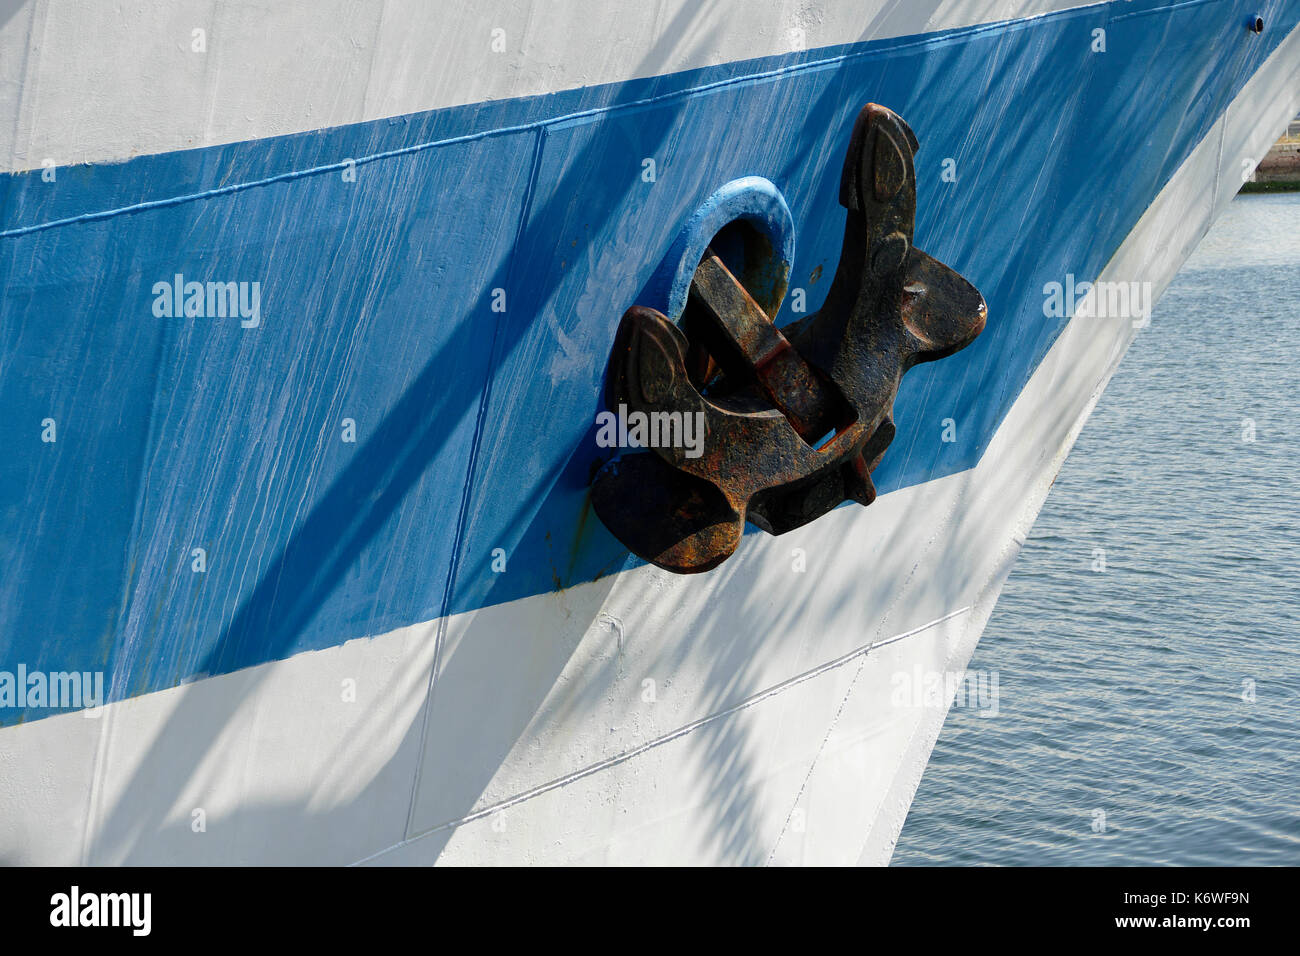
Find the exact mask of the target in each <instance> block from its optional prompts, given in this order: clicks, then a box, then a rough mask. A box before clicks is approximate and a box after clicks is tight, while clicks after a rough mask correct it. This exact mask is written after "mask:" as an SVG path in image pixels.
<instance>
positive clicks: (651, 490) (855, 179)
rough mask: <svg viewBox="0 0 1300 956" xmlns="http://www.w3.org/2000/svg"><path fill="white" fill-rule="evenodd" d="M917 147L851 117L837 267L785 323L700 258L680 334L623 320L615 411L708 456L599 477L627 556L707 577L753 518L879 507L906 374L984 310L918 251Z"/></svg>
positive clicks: (715, 261)
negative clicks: (692, 431)
mask: <svg viewBox="0 0 1300 956" xmlns="http://www.w3.org/2000/svg"><path fill="white" fill-rule="evenodd" d="M917 147H918V144H917V140H916V137H915V135H914V134H913V132H912V130H911V128H910V127H909V126H908V125H907V124H906V123H905V122H904V121H903V120H902V119H901V118H900V117H899V116H898V115H897V114H895V113H894V112H893V111H891V110H889V109H886V108H885V107H883V106H878V105H876V104H874V103H869V104H867V106H865V107H863V109H862V111H861V112H860V113H859V114H858V117H857V121H856V122H855V124H854V127H853V135H852V138H851V140H850V142H849V149H848V154H847V156H846V157H845V160H844V168H843V173H842V175H841V179H840V203H841V204H842V205H843V206H845V207H846V208H847V209H848V217H847V221H846V223H845V227H844V242H843V247H842V250H841V253H840V261H839V266H838V268H837V270H836V273H835V278H834V280H833V282H832V284H831V288H830V290H829V292H828V294H827V297H826V301H825V304H824V305H823V306H822V308H821V309H820V310H819V311H817V312H816V313H814V314H812V315H810V316H808V317H807V318H805V319H802V320H800V321H797V322H794V323H792V324H790V325H787V326H786V327H784V328H781V329H778V328H777V327H776V326H775V325H773V323H772V320H771V318H770V317H769V316H768V315H767V314H766V313H765V312H764V311H763V309H762V308H761V307H760V306H759V305H758V303H757V302H755V300H754V298H753V297H752V296H751V295H750V294H749V292H747V291H746V289H745V288H744V287H743V286H742V284H741V283H740V282H739V281H738V280H737V278H736V277H735V276H734V275H733V274H732V272H731V271H730V270H729V269H728V268H727V266H726V264H724V262H723V260H722V259H721V258H720V257H719V256H718V255H717V254H716V253H714V251H713V250H712V249H708V250H706V252H705V254H704V256H703V258H702V259H701V260H700V263H699V266H698V268H697V269H696V271H695V276H694V279H693V280H692V281H691V286H690V294H689V300H688V303H687V305H686V308H685V311H684V312H683V314H682V320H681V327H678V325H675V324H674V323H672V322H671V321H669V320H668V319H667V318H666V317H665V316H664V315H663V314H662V313H660V312H658V311H655V310H654V309H649V308H644V307H641V306H633V307H632V308H630V309H628V311H627V312H626V313H625V314H624V316H623V319H622V322H621V323H620V325H619V328H618V332H617V334H616V336H615V340H614V347H613V352H612V354H611V356H610V361H609V371H608V378H607V384H606V393H605V398H606V403H607V405H608V407H609V408H610V409H616V408H625V409H631V410H633V411H638V412H641V413H643V415H645V416H647V417H650V418H653V417H654V416H656V415H658V416H661V417H662V416H665V415H672V414H680V415H683V416H684V415H697V416H702V417H701V418H700V419H698V420H701V421H703V423H704V441H703V448H702V450H701V449H700V448H696V449H694V450H693V454H692V453H690V450H688V449H686V448H683V447H679V446H675V445H666V446H665V445H660V446H658V447H652V448H648V449H645V450H638V451H633V452H626V453H623V454H620V455H619V456H618V457H616V458H614V459H613V460H611V461H609V462H607V463H606V464H605V465H604V466H603V467H602V468H601V469H600V470H599V471H598V472H597V473H596V475H595V477H594V478H593V482H592V489H591V495H592V505H593V507H594V509H595V511H596V514H597V515H598V516H599V517H600V519H601V521H603V522H604V524H605V526H606V527H607V528H608V529H609V530H610V531H611V532H612V533H613V534H614V535H615V537H617V538H618V539H619V540H620V541H621V542H622V543H623V544H624V545H625V546H626V547H627V548H628V549H629V550H631V551H632V552H633V553H634V554H636V555H638V556H640V557H641V558H644V559H645V560H647V561H649V562H651V563H653V564H656V565H658V566H659V567H661V568H665V569H666V570H669V571H674V572H678V573H682V574H691V573H697V572H701V571H708V570H710V569H711V568H714V567H716V566H717V565H719V564H720V563H721V562H723V561H724V560H726V559H727V558H728V557H729V556H730V555H731V554H732V553H733V552H734V551H735V550H736V547H737V546H738V545H739V543H740V540H741V536H742V534H743V531H744V526H745V522H746V521H749V522H750V523H752V524H754V525H757V526H758V527H759V528H761V529H762V530H764V531H767V532H768V533H770V534H783V533H785V532H787V531H790V530H792V529H794V528H798V527H800V526H802V525H804V524H807V523H808V522H810V521H813V520H815V519H816V518H819V517H821V516H822V515H824V514H826V512H828V511H830V510H831V509H832V508H835V507H836V506H838V505H839V504H840V503H841V502H843V501H846V500H849V499H852V500H853V501H857V502H859V503H860V504H863V505H869V504H871V502H872V501H873V500H874V499H875V496H876V490H875V486H874V485H873V484H872V481H871V473H872V471H874V470H875V468H876V466H877V465H878V464H879V463H880V460H881V457H882V456H883V455H884V453H885V449H886V448H888V446H889V443H890V441H891V440H892V439H893V437H894V422H893V406H894V398H895V396H896V394H897V392H898V386H899V382H900V381H901V379H902V377H903V373H904V372H906V371H907V370H908V369H909V368H911V367H912V366H914V365H917V364H919V363H921V362H930V361H934V360H935V359H940V358H943V357H945V356H948V355H951V354H952V353H954V352H956V351H958V350H960V349H962V348H964V347H965V346H966V345H968V344H970V343H971V342H972V341H973V340H974V339H975V337H976V336H977V335H979V333H980V331H981V330H982V329H983V328H984V321H985V315H986V308H985V304H984V299H983V297H982V296H981V295H980V293H979V292H978V291H977V290H976V289H975V287H974V286H973V285H971V284H970V283H969V282H967V281H966V280H965V279H963V278H962V277H961V276H960V275H958V274H957V273H956V272H955V271H953V270H952V269H950V268H949V267H947V266H945V265H944V264H943V263H941V262H939V261H937V260H935V259H933V258H931V257H930V256H928V255H926V254H925V253H924V252H922V251H921V250H919V249H917V248H915V247H914V246H913V245H912V234H913V229H914V226H915V218H916V170H915V166H914V162H913V157H914V156H915V153H916V150H917ZM773 313H774V314H775V308H774V309H773Z"/></svg>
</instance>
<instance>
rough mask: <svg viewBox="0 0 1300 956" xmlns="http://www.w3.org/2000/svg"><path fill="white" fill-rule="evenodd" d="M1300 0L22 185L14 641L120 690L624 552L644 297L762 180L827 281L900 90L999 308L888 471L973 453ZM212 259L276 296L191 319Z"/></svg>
mask: <svg viewBox="0 0 1300 956" xmlns="http://www.w3.org/2000/svg"><path fill="white" fill-rule="evenodd" d="M1257 6H1258V7H1259V8H1260V9H1261V10H1262V12H1263V15H1264V16H1265V18H1266V19H1267V20H1268V22H1269V28H1268V30H1267V31H1266V33H1265V34H1264V36H1263V37H1258V38H1257V37H1254V36H1251V35H1250V34H1249V33H1247V31H1246V30H1245V28H1244V22H1245V17H1246V16H1247V14H1253V13H1254V12H1256V8H1257ZM1298 6H1300V5H1298V4H1297V3H1295V2H1289V0H1288V2H1283V0H1274V2H1272V3H1263V4H1259V5H1247V4H1243V3H1237V2H1231V0H1219V2H1199V0H1192V2H1185V3H1178V4H1168V3H1165V4H1157V3H1152V2H1149V0H1137V2H1133V3H1122V4H1109V5H1104V6H1093V7H1086V8H1082V9H1079V10H1074V11H1069V12H1066V13H1061V14H1055V15H1051V16H1046V17H1039V18H1035V19H1032V20H1028V21H1019V22H1014V23H1008V24H995V25H986V26H981V27H976V28H971V29H965V30H956V31H951V32H947V33H943V34H934V35H930V36H926V37H919V38H918V37H911V38H902V39H894V40H887V41H881V42H877V43H869V44H855V45H849V46H844V47H837V48H832V49H823V50H815V51H808V52H803V53H797V54H791V55H788V56H781V57H773V58H767V59H762V60H756V61H750V62H745V63H732V64H726V65H724V66H720V67H715V68H709V69H705V70H698V71H692V72H689V73H681V74H674V75H671V76H665V77H658V78H653V79H646V80H638V81H632V82H628V83H623V84H617V85H610V86H602V87H595V88H590V89H584V90H575V91H570V92H565V93H560V94H554V95H548V96H541V97H533V98H528V99H521V100H510V101H502V102H493V103H484V104H478V105H474V106H467V107H458V108H454V109H447V110H438V111H433V112H429V113H422V114H416V115H411V116H405V117H398V118H394V119H391V120H380V121H376V122H371V123H364V124H358V125H354V126H348V127H342V128H336V129H329V130H322V131H319V132H314V133H308V134H301V135H296V136H287V137H277V138H274V139H267V140H261V141H257V142H252V143H239V144H233V145H229V146H221V147H213V148H208V149H201V150H193V151H186V152H180V153H171V154H165V155H160V156H147V157H141V158H138V159H134V160H131V161H129V162H125V163H120V164H111V165H96V166H84V167H72V168H68V169H61V170H59V171H58V178H57V180H56V182H55V183H45V182H42V181H41V177H40V173H39V171H37V172H35V173H27V174H19V175H10V176H3V177H0V240H2V241H0V287H2V288H3V290H4V292H3V300H2V303H0V343H2V345H0V349H2V350H0V356H2V358H0V409H3V415H2V416H0V448H3V449H4V452H5V453H4V457H3V459H2V460H0V670H5V669H8V670H13V669H14V668H15V667H16V665H17V664H19V663H22V664H25V665H26V667H27V668H28V669H29V670H36V669H41V670H45V671H65V670H72V669H76V670H82V671H84V670H91V671H94V670H103V671H105V672H106V673H107V675H108V684H109V685H110V688H111V690H110V697H112V698H113V699H121V698H124V697H128V696H131V695H134V694H138V693H143V692H146V691H152V690H157V689H161V688H165V687H169V686H174V685H176V684H178V683H183V682H185V681H189V680H193V679H197V678H199V677H203V676H206V675H211V674H217V673H224V672H228V671H232V670H235V669H238V668H241V667H246V666H250V665H253V664H257V663H261V662H264V661H268V660H276V659H282V658H285V657H288V656H290V655H292V654H296V653H300V652H303V651H308V650H314V649H320V648H325V647H329V646H332V645H335V644H338V643H341V642H342V641H344V640H348V639H351V638H356V637H363V636H366V635H372V634H378V633H382V632H385V631H388V630H391V629H393V628H396V627H399V626H402V625H406V624H411V623H415V622H418V621H422V620H428V619H430V618H434V617H437V616H439V615H441V614H444V613H448V612H456V611H462V610H466V609H472V608H475V607H481V606H485V605H489V604H495V603H499V602H502V601H507V600H512V599H515V598H519V597H522V596H526V595H529V594H536V593H539V592H542V591H545V590H549V589H553V588H556V587H561V586H567V585H571V584H575V583H579V582H582V581H586V580H590V579H592V578H594V577H596V576H598V575H601V574H606V573H612V572H616V571H618V570H620V569H622V568H624V567H627V566H629V565H630V564H631V563H632V560H631V559H629V557H628V555H627V553H626V552H625V551H624V550H623V549H622V548H621V547H620V546H619V545H618V543H617V542H616V541H614V540H613V539H612V538H611V537H610V536H609V535H608V534H607V533H606V532H605V531H604V529H603V528H602V527H601V526H600V524H599V521H597V520H596V519H595V518H594V516H593V515H592V514H591V513H590V510H589V508H588V505H587V499H586V488H587V482H588V479H589V476H590V474H591V470H592V467H593V465H594V463H596V462H598V461H599V460H600V450H599V449H597V448H596V447H595V445H594V441H593V435H594V419H595V415H596V413H597V411H599V410H600V400H601V391H602V383H603V378H604V370H605V361H606V358H607V356H608V353H609V347H610V344H611V341H612V338H613V334H614V330H615V328H616V326H617V323H618V320H619V317H620V316H621V314H622V312H623V311H624V310H625V309H626V308H627V307H628V306H630V305H632V304H635V303H638V302H647V301H648V300H647V298H646V297H647V296H648V295H650V294H651V293H652V292H653V288H652V282H653V279H654V275H655V272H656V270H657V269H659V268H661V264H662V262H663V261H664V259H665V257H666V256H667V254H668V253H669V251H670V249H671V248H672V245H673V242H674V240H675V239H676V237H677V236H678V235H679V234H680V231H681V229H682V227H683V224H684V223H685V222H686V221H687V220H688V218H689V217H690V215H691V214H692V213H693V212H694V211H695V210H697V209H699V208H700V207H701V205H702V204H703V203H705V202H706V200H708V198H709V197H710V196H711V195H713V194H714V193H715V191H716V190H718V189H719V187H720V186H722V185H723V184H725V183H728V182H730V181H732V180H736V179H739V178H742V177H746V176H761V177H764V178H766V179H767V180H770V181H771V182H772V183H774V184H775V186H776V187H777V188H778V189H779V190H780V192H781V194H783V195H784V197H785V199H786V201H787V203H788V206H789V210H790V213H791V215H792V216H793V224H794V232H795V236H796V237H797V251H796V258H795V262H794V268H793V271H792V275H791V279H790V285H791V287H799V288H803V289H804V290H805V292H806V297H807V306H808V309H809V310H814V309H816V308H817V307H819V305H820V303H821V298H822V297H823V296H824V294H825V292H826V289H827V288H828V287H829V284H830V277H831V275H833V273H834V269H835V264H836V260H837V257H838V253H839V243H840V239H841V235H842V229H843V221H844V220H843V217H844V211H843V209H842V208H841V207H840V206H839V205H838V202H837V193H838V184H839V171H840V163H841V159H842V157H843V152H844V149H845V148H846V146H847V143H848V134H849V131H850V129H851V126H852V121H853V118H854V116H855V115H856V113H857V111H858V109H859V108H860V107H861V106H862V104H863V103H865V102H867V101H876V102H880V103H883V104H885V105H887V106H889V107H891V108H893V109H895V110H896V111H898V112H899V113H900V114H901V115H902V116H903V117H904V118H905V119H907V120H908V122H909V123H910V124H911V125H912V127H913V128H914V130H915V131H916V133H917V135H918V137H919V139H920V141H921V152H920V153H919V155H918V160H917V168H918V180H919V185H918V192H919V207H918V216H917V229H916V241H917V244H918V245H919V246H920V247H921V248H923V249H925V250H926V251H927V252H929V253H931V254H932V255H934V256H936V257H938V258H939V259H941V260H942V261H944V262H946V263H948V264H949V265H951V266H952V267H954V268H955V269H957V270H958V271H960V272H961V273H963V274H964V275H966V276H967V277H969V278H970V279H971V280H972V281H973V282H974V283H975V284H976V285H977V286H978V287H979V288H980V290H981V291H982V292H983V293H984V296H985V298H986V300H987V301H988V304H989V322H988V327H987V329H986V331H985V332H984V334H983V335H982V336H981V337H980V338H979V339H978V340H977V342H976V343H975V344H974V345H973V346H971V347H970V348H968V349H967V350H965V351H964V352H962V353H960V354H958V355H957V356H954V357H952V358H949V359H946V360H944V361H943V362H939V363H935V364H931V365H926V366H922V367H919V368H917V369H915V370H914V371H913V372H911V373H910V374H909V375H908V376H907V378H906V379H905V380H904V385H903V388H902V391H901V392H900V395H899V400H898V404H897V407H896V411H895V418H896V421H897V423H898V427H899V434H898V436H897V438H896V439H895V441H894V444H893V446H892V447H891V449H890V450H889V452H888V453H887V454H886V456H885V459H884V462H883V464H882V465H881V467H880V468H879V470H878V471H877V472H876V484H877V486H878V487H879V489H880V490H881V491H882V492H887V491H890V490H893V489H897V488H900V487H905V486H907V485H910V484H914V483H916V482H921V481H926V480H929V479H931V478H935V477H939V476H942V475H946V474H951V473H954V472H957V471H960V470H963V469H966V468H969V467H971V466H972V465H973V464H974V463H975V462H976V461H977V460H978V458H979V455H980V454H981V452H982V451H983V449H984V447H985V446H986V444H987V442H988V440H989V438H990V437H991V436H992V434H993V432H994V430H995V429H996V426H997V424H998V422H1000V421H1001V419H1002V417H1003V415H1004V414H1005V413H1006V411H1007V409H1008V408H1009V407H1010V404H1011V403H1012V401H1013V400H1014V399H1015V397H1016V395H1017V394H1018V393H1019V391H1020V389H1021V387H1022V386H1023V384H1024V382H1025V381H1026V380H1027V378H1028V377H1029V375H1030V373H1031V372H1032V370H1033V369H1034V367H1035V366H1036V365H1037V363H1038V362H1039V360H1040V359H1041V358H1042V356H1043V355H1044V353H1045V352H1046V351H1047V349H1048V347H1049V346H1050V345H1051V343H1052V341H1053V339H1054V338H1055V336H1056V335H1057V333H1058V332H1059V331H1060V327H1061V322H1060V321H1057V320H1052V319H1046V318H1044V317H1043V314H1042V309H1041V304H1042V295H1041V290H1042V287H1043V284H1044V283H1045V282H1048V281H1054V280H1055V281H1059V280H1061V279H1062V278H1063V277H1064V275H1065V274H1066V273H1074V274H1075V275H1076V276H1078V277H1080V278H1091V277H1094V276H1095V275H1096V274H1097V273H1098V272H1099V271H1100V269H1101V268H1102V266H1103V265H1104V263H1105V262H1106V260H1107V259H1108V258H1109V256H1110V254H1111V253H1112V252H1113V251H1114V249H1115V248H1116V247H1117V246H1118V244H1119V242H1120V241H1121V239H1122V238H1123V237H1124V235H1125V234H1126V233H1127V232H1128V231H1129V229H1130V228H1131V227H1132V226H1133V224H1134V223H1135V222H1136V220H1137V218H1138V216H1139V215H1140V214H1141V212H1142V211H1143V209H1145V208H1146V206H1147V205H1148V204H1149V202H1150V201H1151V199H1152V198H1153V197H1154V196H1155V194H1156V193H1157V192H1158V190H1159V189H1160V187H1161V186H1162V185H1163V184H1164V183H1165V182H1167V181H1168V179H1169V177H1170V175H1172V173H1173V172H1174V171H1175V170H1176V169H1177V168H1178V166H1179V165H1180V163H1181V162H1182V161H1183V159H1184V158H1185V157H1186V156H1187V155H1188V154H1189V153H1190V151H1191V150H1192V148H1193V147H1194V146H1195V145H1196V144H1197V143H1198V142H1199V141H1200V140H1201V139H1202V138H1203V137H1204V136H1205V135H1206V133H1207V132H1208V131H1209V129H1210V127H1211V125H1212V124H1213V122H1214V121H1215V119H1217V118H1218V117H1219V116H1220V115H1221V114H1222V112H1223V109H1224V107H1225V105H1226V104H1227V102H1228V101H1229V100H1230V98H1231V97H1232V96H1233V94H1234V93H1235V92H1236V91H1237V90H1238V89H1239V88H1240V87H1241V85H1242V84H1243V83H1244V82H1245V80H1246V79H1248V78H1249V77H1250V75H1251V74H1252V73H1253V72H1254V70H1255V69H1256V68H1257V66H1258V65H1259V63H1261V62H1262V60H1263V58H1264V57H1265V56H1266V55H1267V54H1268V53H1269V52H1270V51H1271V50H1272V49H1273V47H1274V46H1275V45H1276V43H1277V42H1278V41H1280V39H1281V38H1282V37H1283V36H1284V35H1285V34H1286V33H1288V32H1289V31H1290V30H1291V29H1292V28H1293V27H1294V26H1295V23H1296V18H1297V8H1298ZM1103 28H1104V29H1105V30H1106V31H1107V35H1106V43H1107V52H1106V53H1104V54H1097V53H1093V52H1092V51H1091V42H1092V36H1093V31H1094V30H1096V29H1103ZM945 158H952V159H954V160H956V164H957V165H956V169H957V174H958V178H957V182H956V183H948V182H944V181H942V180H941V178H940V173H941V170H942V167H941V163H942V160H943V159H945ZM645 159H653V160H654V161H655V173H656V175H655V180H654V182H646V181H645V180H644V178H643V176H642V173H643V171H644V169H645V166H644V164H643V163H644V160H645ZM353 164H355V165H353ZM353 170H354V171H355V181H350V180H349V176H348V174H349V172H350V171H353ZM818 270H820V272H819V271H818ZM178 273H179V274H182V275H184V276H185V277H186V279H187V280H191V279H192V280H197V281H202V282H206V281H245V282H253V281H257V282H260V283H261V301H262V323H261V325H260V326H259V327H258V328H256V329H244V328H241V326H240V324H239V322H238V320H236V319H230V318H226V319H219V318H188V319H186V318H180V319H176V318H172V319H163V318H156V317H155V316H154V314H153V312H152V304H153V295H152V292H151V290H152V287H153V285H154V283H155V282H158V281H170V280H171V278H172V276H173V275H175V274H178ZM814 274H818V275H819V276H820V278H819V279H817V280H816V281H815V280H814V278H813V276H814ZM497 290H500V291H497ZM494 304H495V305H498V306H500V305H504V311H497V310H495V309H494ZM787 308H788V305H787ZM791 318H794V316H793V315H791V314H789V313H788V312H786V311H783V312H782V314H781V315H780V316H779V317H778V321H779V322H785V321H788V320H790V319H791ZM949 417H951V418H953V419H955V420H956V421H957V422H958V423H959V427H958V433H957V434H958V440H957V442H956V443H950V444H945V443H942V442H939V441H937V440H935V436H936V435H937V434H938V431H939V429H940V422H941V421H942V420H943V419H944V418H949ZM47 418H52V419H54V420H55V421H56V423H57V441H56V442H54V443H44V442H42V441H41V431H42V426H41V422H42V421H43V420H44V419H47ZM344 419H351V420H353V421H354V422H355V429H356V442H355V443H348V442H345V441H344V440H343V434H344V433H343V427H344V426H343V422H344ZM199 548H201V549H203V551H204V553H205V561H206V570H205V571H204V572H203V573H196V572H195V571H194V570H192V568H193V562H194V561H195V555H194V552H195V549H199ZM494 549H501V550H502V551H503V552H504V554H505V555H506V556H507V569H506V571H505V572H503V573H496V572H494V571H493V570H492V562H493V552H494ZM521 639H526V637H525V636H521ZM48 712H49V711H48V710H45V709H41V708H31V707H28V708H25V709H23V708H9V709H4V710H0V724H9V723H14V722H17V721H19V720H23V719H33V718H36V717H40V716H44V715H45V714H46V713H48Z"/></svg>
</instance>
